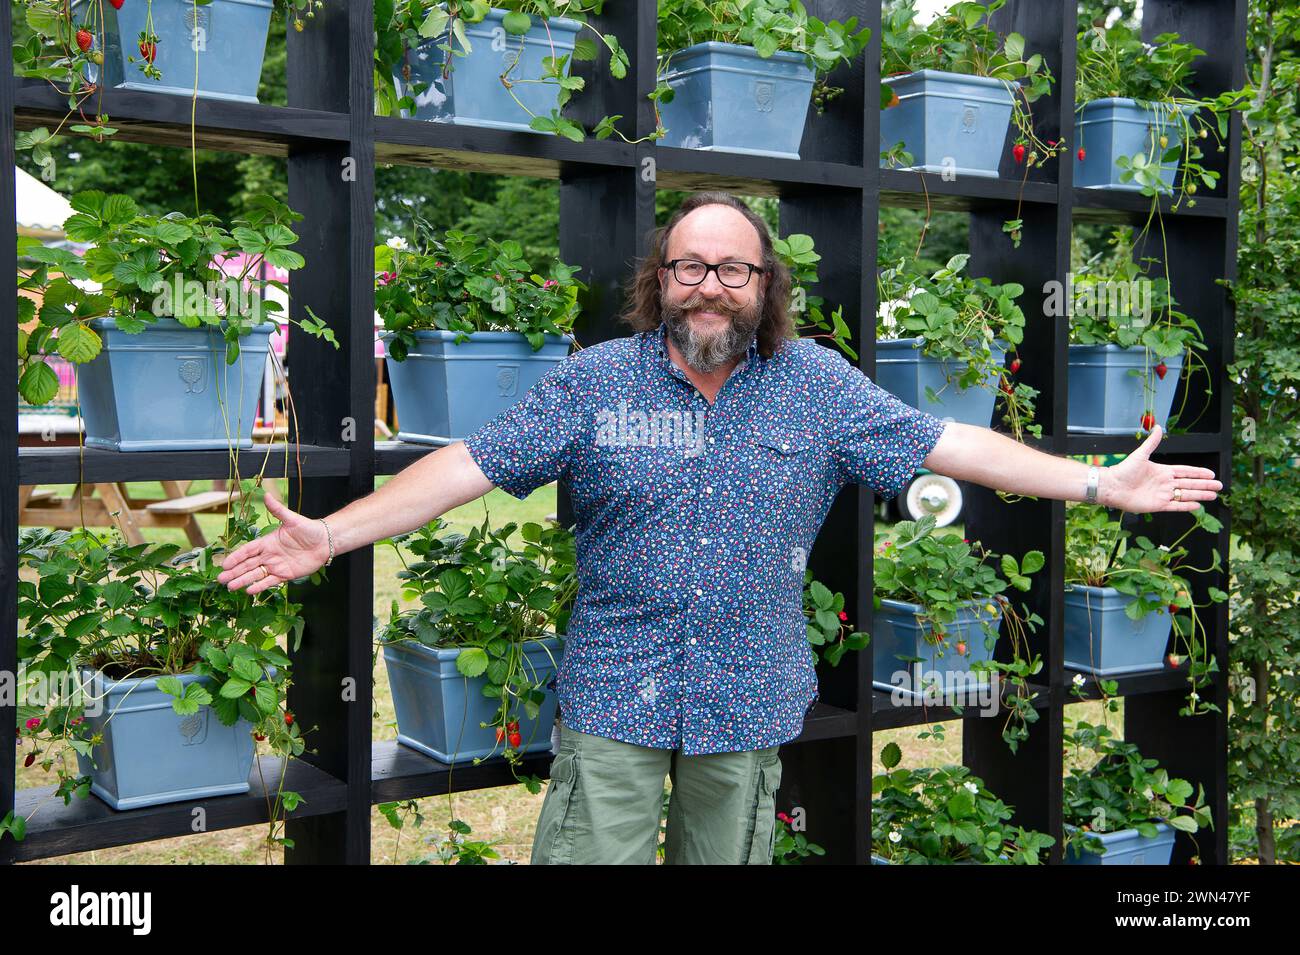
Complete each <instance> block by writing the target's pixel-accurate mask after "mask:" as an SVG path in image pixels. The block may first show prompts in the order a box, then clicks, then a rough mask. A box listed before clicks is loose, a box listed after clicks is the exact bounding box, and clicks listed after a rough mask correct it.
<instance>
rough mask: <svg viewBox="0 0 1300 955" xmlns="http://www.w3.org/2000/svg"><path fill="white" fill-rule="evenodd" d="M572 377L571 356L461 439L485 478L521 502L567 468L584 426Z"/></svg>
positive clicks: (556, 477)
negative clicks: (485, 422) (518, 397)
mask: <svg viewBox="0 0 1300 955" xmlns="http://www.w3.org/2000/svg"><path fill="white" fill-rule="evenodd" d="M572 372H573V356H569V357H568V358H566V359H565V360H563V361H561V362H559V363H558V364H557V365H556V366H555V367H554V368H552V369H551V370H550V371H548V372H547V373H546V374H545V375H543V376H542V377H541V378H540V379H539V380H538V381H537V383H536V384H534V385H533V386H532V387H531V388H529V389H528V391H527V392H525V393H524V396H523V398H521V399H520V400H519V401H518V402H516V403H515V404H514V405H512V406H511V407H509V408H507V409H506V410H505V411H503V412H501V414H499V415H497V416H496V417H495V418H493V419H492V420H491V421H489V422H488V423H487V424H485V425H483V426H482V427H481V428H479V429H478V430H476V431H474V432H472V433H471V434H470V435H469V436H467V437H466V438H465V447H466V449H467V450H468V451H469V453H470V456H471V457H472V458H473V459H474V462H475V463H476V464H477V465H478V466H479V470H481V471H482V472H483V475H484V476H485V477H486V478H487V479H488V480H489V481H491V482H492V483H493V484H495V485H496V486H497V487H499V488H501V489H502V490H503V491H505V492H506V493H508V494H510V495H512V496H514V497H517V498H519V499H520V500H523V499H524V498H526V497H527V496H528V495H529V494H531V493H532V492H533V491H535V490H537V488H539V487H541V486H542V485H543V484H549V483H551V482H552V481H555V480H558V479H559V478H560V476H561V475H562V474H563V473H564V471H565V470H566V469H567V467H568V465H569V461H570V457H571V454H572V451H573V448H574V446H575V443H576V440H577V434H578V431H579V429H580V428H581V426H582V422H581V415H580V414H579V410H578V408H577V406H576V401H575V398H574V395H573V391H572V387H573V382H572Z"/></svg>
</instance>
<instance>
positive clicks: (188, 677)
mask: <svg viewBox="0 0 1300 955" xmlns="http://www.w3.org/2000/svg"><path fill="white" fill-rule="evenodd" d="M77 669H78V670H79V671H81V672H82V673H91V674H98V675H99V677H100V679H102V680H103V681H104V687H105V688H106V690H107V692H109V693H112V692H113V691H114V690H115V689H117V688H118V687H119V686H129V687H131V688H132V689H133V690H155V689H157V688H158V679H159V677H164V676H174V677H176V679H178V680H180V681H181V682H182V683H196V682H198V681H199V680H206V681H208V682H211V680H212V677H210V676H208V675H207V674H205V673H155V674H153V675H152V676H128V677H123V678H122V679H120V680H119V679H116V678H114V677H111V676H108V675H107V674H106V673H104V671H103V670H101V669H99V668H97V667H94V666H91V665H90V664H89V663H81V664H78V666H77Z"/></svg>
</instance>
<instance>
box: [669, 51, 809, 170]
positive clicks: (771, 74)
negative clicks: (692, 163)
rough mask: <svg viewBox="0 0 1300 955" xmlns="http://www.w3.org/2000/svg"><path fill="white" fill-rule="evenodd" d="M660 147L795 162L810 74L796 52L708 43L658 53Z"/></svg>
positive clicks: (807, 101)
mask: <svg viewBox="0 0 1300 955" xmlns="http://www.w3.org/2000/svg"><path fill="white" fill-rule="evenodd" d="M665 60H666V61H667V67H666V68H662V73H661V79H663V80H664V82H666V83H667V84H668V86H669V87H670V88H671V89H672V91H673V99H672V102H670V103H660V105H659V116H660V119H661V120H662V121H663V125H664V127H665V129H666V130H667V133H666V135H665V136H664V138H663V139H661V140H659V144H660V145H661V146H679V147H682V148H684V149H704V150H714V151H717V152H728V153H743V154H745V155H748V156H774V157H777V158H780V159H798V158H799V144H800V143H801V142H802V140H803V128H804V123H805V121H806V120H807V117H808V104H809V103H810V102H812V88H813V79H814V78H815V74H814V73H813V70H812V68H811V67H810V66H808V58H807V57H806V56H805V55H804V54H802V53H796V52H792V51H789V50H778V51H777V52H776V53H773V54H772V55H771V56H769V57H761V56H759V55H758V53H757V51H756V50H755V49H754V48H753V47H752V46H742V45H740V44H736V43H719V42H717V41H713V40H710V41H707V42H705V43H696V44H695V45H694V46H688V47H686V49H684V50H677V51H676V52H674V53H671V54H664V55H662V56H661V57H660V62H661V63H663V62H664V61H665Z"/></svg>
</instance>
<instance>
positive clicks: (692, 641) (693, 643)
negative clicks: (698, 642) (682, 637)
mask: <svg viewBox="0 0 1300 955" xmlns="http://www.w3.org/2000/svg"><path fill="white" fill-rule="evenodd" d="M691 646H695V638H694V637H691Z"/></svg>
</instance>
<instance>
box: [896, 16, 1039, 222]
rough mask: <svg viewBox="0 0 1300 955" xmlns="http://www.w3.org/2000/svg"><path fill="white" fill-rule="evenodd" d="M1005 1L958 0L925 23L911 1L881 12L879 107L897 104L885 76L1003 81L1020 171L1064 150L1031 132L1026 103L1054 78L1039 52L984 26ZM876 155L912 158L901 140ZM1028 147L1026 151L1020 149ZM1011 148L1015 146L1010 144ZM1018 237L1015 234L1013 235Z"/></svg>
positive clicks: (909, 160)
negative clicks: (934, 73) (931, 73)
mask: <svg viewBox="0 0 1300 955" xmlns="http://www.w3.org/2000/svg"><path fill="white" fill-rule="evenodd" d="M1005 5H1006V0H990V2H988V3H976V2H973V0H962V2H958V3H954V4H952V6H950V7H949V8H948V9H947V11H946V12H944V13H942V14H940V15H939V16H937V17H935V18H934V19H933V20H932V21H931V22H930V23H929V24H927V25H925V26H921V25H919V24H917V23H916V17H917V10H916V5H915V0H905V2H903V3H900V4H898V5H897V6H895V7H893V8H892V9H890V10H886V11H884V12H883V14H882V17H883V19H882V21H881V33H880V43H881V53H880V75H881V84H880V97H881V102H880V107H881V109H888V108H890V107H892V106H894V105H896V104H897V103H898V95H897V93H896V92H895V91H894V90H893V89H892V88H891V87H890V85H889V78H890V77H892V76H898V75H900V74H903V73H914V72H916V71H918V70H927V69H928V70H941V71H943V72H946V73H960V74H964V75H967V76H987V77H990V78H992V79H997V80H1002V81H1003V83H1004V84H1005V86H1006V88H1007V89H1008V91H1010V92H1011V93H1012V94H1013V106H1012V114H1011V116H1012V118H1011V121H1012V124H1013V125H1014V126H1015V127H1016V130H1017V132H1018V136H1017V142H1016V144H1015V145H1018V146H1021V147H1022V149H1021V151H1020V157H1021V158H1020V159H1018V160H1017V162H1020V161H1021V160H1024V166H1025V173H1026V175H1027V174H1028V171H1029V169H1030V168H1031V167H1035V166H1042V165H1044V164H1045V163H1046V162H1047V161H1048V160H1049V159H1052V158H1054V157H1055V156H1056V155H1057V154H1059V153H1060V152H1061V151H1062V149H1063V148H1064V147H1063V146H1062V145H1061V144H1060V143H1046V142H1043V141H1042V140H1040V139H1039V138H1038V136H1037V135H1036V134H1035V132H1034V119H1033V114H1032V113H1031V111H1030V106H1031V104H1033V103H1034V102H1035V101H1037V100H1038V99H1040V98H1041V97H1042V96H1044V95H1045V94H1046V93H1048V92H1050V91H1051V88H1052V83H1053V82H1055V80H1054V78H1053V76H1052V71H1051V70H1050V69H1049V68H1048V66H1047V64H1046V63H1045V62H1044V60H1043V55H1042V54H1041V53H1033V54H1031V55H1030V56H1028V57H1026V56H1025V38H1024V37H1023V36H1021V35H1020V34H1019V33H1009V34H1007V35H1006V36H1005V37H1003V36H1002V35H1001V34H999V33H998V32H997V31H996V30H994V29H993V28H992V27H991V26H989V23H988V21H989V17H991V16H992V14H993V13H994V12H995V11H996V10H999V9H1001V8H1002V7H1003V6H1005ZM881 145H882V147H886V148H885V151H884V152H882V153H881V158H882V159H883V160H884V161H886V162H887V163H889V164H890V165H894V164H900V165H904V166H910V165H912V156H911V155H910V154H908V153H907V152H905V151H904V150H903V149H902V144H901V143H898V144H895V143H888V144H886V143H882V144H881ZM1024 147H1027V148H1028V153H1027V154H1026V153H1025V152H1024ZM1013 149H1014V146H1013ZM1017 238H1018V237H1017Z"/></svg>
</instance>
